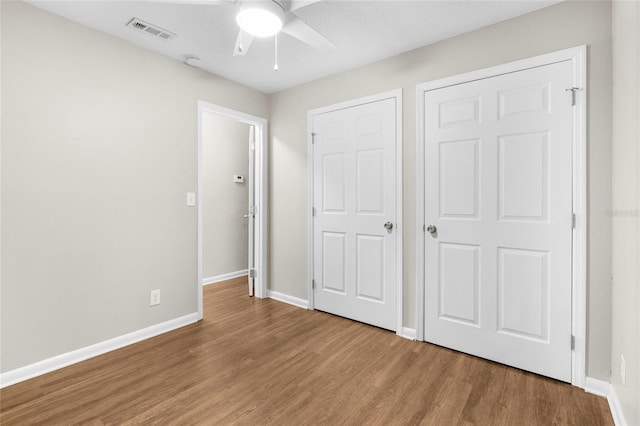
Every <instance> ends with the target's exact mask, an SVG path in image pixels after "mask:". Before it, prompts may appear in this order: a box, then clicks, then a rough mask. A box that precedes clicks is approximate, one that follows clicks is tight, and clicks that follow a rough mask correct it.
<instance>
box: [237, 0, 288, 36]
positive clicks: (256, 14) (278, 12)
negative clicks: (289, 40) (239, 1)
mask: <svg viewBox="0 0 640 426" xmlns="http://www.w3.org/2000/svg"><path fill="white" fill-rule="evenodd" d="M283 21H284V10H283V9H282V7H281V6H280V5H279V4H278V3H276V2H274V1H272V0H267V1H260V2H246V3H244V4H243V5H242V8H241V9H240V11H239V12H238V14H237V15H236V22H237V23H238V25H239V26H240V29H242V31H244V32H246V33H249V34H251V35H252V36H254V37H271V36H274V35H276V34H278V32H280V30H281V29H282V23H283Z"/></svg>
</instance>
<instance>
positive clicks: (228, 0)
mask: <svg viewBox="0 0 640 426" xmlns="http://www.w3.org/2000/svg"><path fill="white" fill-rule="evenodd" d="M149 1H151V2H152V3H171V4H202V5H206V6H220V5H229V4H235V3H236V1H237V0H149Z"/></svg>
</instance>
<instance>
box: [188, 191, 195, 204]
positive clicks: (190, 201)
mask: <svg viewBox="0 0 640 426" xmlns="http://www.w3.org/2000/svg"><path fill="white" fill-rule="evenodd" d="M195 205H196V193H195V192H187V206H188V207H193V206H195Z"/></svg>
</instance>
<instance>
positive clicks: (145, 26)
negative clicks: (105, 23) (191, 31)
mask: <svg viewBox="0 0 640 426" xmlns="http://www.w3.org/2000/svg"><path fill="white" fill-rule="evenodd" d="M127 26H128V27H131V28H134V29H136V30H139V31H143V32H145V33H147V34H149V35H152V36H154V37H158V38H161V39H163V40H171V39H172V38H174V37H175V36H176V35H175V34H174V33H172V32H171V31H167V30H164V29H162V28H160V27H158V26H157V25H152V24H150V23H148V22H144V21H143V20H141V19H138V18H132V19H131V20H130V21H129V23H128V24H127Z"/></svg>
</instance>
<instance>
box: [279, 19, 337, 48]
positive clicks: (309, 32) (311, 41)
mask: <svg viewBox="0 0 640 426" xmlns="http://www.w3.org/2000/svg"><path fill="white" fill-rule="evenodd" d="M282 32H284V33H287V34H289V35H290V36H292V37H295V38H297V39H298V40H300V41H302V42H304V43H306V44H308V45H309V46H311V47H315V48H316V49H318V50H330V49H334V48H335V47H336V45H335V44H333V42H332V41H331V40H329V39H328V38H326V37H325V36H323V35H322V34H320V33H319V32H318V31H316V30H314V29H313V28H311V27H310V26H309V25H308V24H307V23H306V22H304V21H303V20H302V19H300V18H298V17H297V16H294V15H293V14H289V16H288V19H287V22H285V24H284V26H283V27H282Z"/></svg>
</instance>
